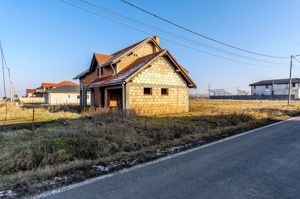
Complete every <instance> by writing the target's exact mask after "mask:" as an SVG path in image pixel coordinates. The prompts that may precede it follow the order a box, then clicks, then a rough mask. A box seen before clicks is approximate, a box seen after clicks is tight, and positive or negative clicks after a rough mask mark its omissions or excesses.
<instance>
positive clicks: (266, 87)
mask: <svg viewBox="0 0 300 199" xmlns="http://www.w3.org/2000/svg"><path fill="white" fill-rule="evenodd" d="M289 82H290V80H289V79H274V80H263V81H259V82H255V83H252V84H250V85H249V86H251V95H288V93H289ZM291 88H292V92H291V95H293V96H294V97H295V99H300V78H293V79H292V87H291Z"/></svg>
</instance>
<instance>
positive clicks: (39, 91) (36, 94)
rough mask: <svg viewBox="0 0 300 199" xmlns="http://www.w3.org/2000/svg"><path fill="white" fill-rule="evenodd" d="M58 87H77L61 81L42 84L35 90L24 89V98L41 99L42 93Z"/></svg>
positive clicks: (69, 82) (70, 82)
mask: <svg viewBox="0 0 300 199" xmlns="http://www.w3.org/2000/svg"><path fill="white" fill-rule="evenodd" d="M60 86H79V85H78V84H77V83H75V82H72V81H61V82H58V83H52V82H51V83H50V82H42V83H41V86H39V87H37V88H35V89H31V88H30V89H26V97H43V96H44V93H45V92H46V91H47V90H49V89H52V88H56V87H60Z"/></svg>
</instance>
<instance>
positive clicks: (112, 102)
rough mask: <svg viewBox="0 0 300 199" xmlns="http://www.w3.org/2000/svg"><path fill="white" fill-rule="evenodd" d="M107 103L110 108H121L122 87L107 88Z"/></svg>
mask: <svg viewBox="0 0 300 199" xmlns="http://www.w3.org/2000/svg"><path fill="white" fill-rule="evenodd" d="M107 104H108V107H109V108H111V109H117V110H122V109H123V102H122V88H118V89H108V90H107Z"/></svg>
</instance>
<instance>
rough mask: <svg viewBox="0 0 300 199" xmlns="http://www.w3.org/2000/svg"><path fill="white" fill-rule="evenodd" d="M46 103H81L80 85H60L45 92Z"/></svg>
mask: <svg viewBox="0 0 300 199" xmlns="http://www.w3.org/2000/svg"><path fill="white" fill-rule="evenodd" d="M44 98H45V103H46V104H79V102H80V95H79V86H59V87H56V88H52V89H49V90H48V91H46V92H45V94H44Z"/></svg>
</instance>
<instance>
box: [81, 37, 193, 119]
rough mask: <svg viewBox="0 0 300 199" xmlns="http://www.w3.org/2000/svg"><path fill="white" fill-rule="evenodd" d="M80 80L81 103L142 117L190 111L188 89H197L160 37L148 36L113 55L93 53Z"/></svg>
mask: <svg viewBox="0 0 300 199" xmlns="http://www.w3.org/2000/svg"><path fill="white" fill-rule="evenodd" d="M75 79H79V80H80V104H81V106H87V101H88V100H87V93H88V92H90V93H91V99H90V100H91V101H90V105H91V106H93V107H100V108H113V109H119V110H124V111H134V112H135V113H137V114H139V115H153V114H170V113H179V112H187V111H188V110H189V95H188V89H189V88H196V85H195V83H194V82H193V81H192V79H191V78H190V77H189V75H188V72H187V70H186V69H185V68H183V67H182V66H181V65H180V64H179V63H178V62H177V61H176V59H175V58H174V57H173V56H172V55H171V54H170V52H168V51H167V50H164V49H161V47H160V46H159V37H157V36H154V37H149V38H147V39H144V40H142V41H140V42H138V43H135V44H133V45H131V46H129V47H127V48H125V49H122V50H120V51H118V52H116V53H113V54H111V55H105V54H98V53H94V55H93V57H92V61H91V64H90V66H89V68H88V69H87V70H86V71H84V72H82V73H81V74H79V75H78V76H76V77H75Z"/></svg>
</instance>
